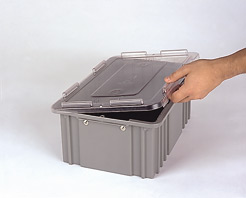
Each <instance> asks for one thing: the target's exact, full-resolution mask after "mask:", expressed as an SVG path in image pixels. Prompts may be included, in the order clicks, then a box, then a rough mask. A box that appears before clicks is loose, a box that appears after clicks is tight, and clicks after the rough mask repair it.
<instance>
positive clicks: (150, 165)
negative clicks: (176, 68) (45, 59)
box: [52, 50, 198, 178]
mask: <svg viewBox="0 0 246 198" xmlns="http://www.w3.org/2000/svg"><path fill="white" fill-rule="evenodd" d="M128 56H129V55H128ZM120 58H122V55H121V57H120ZM127 58H129V57H127ZM139 58H140V59H144V60H149V59H151V60H153V59H154V60H157V61H169V62H171V61H172V62H175V61H176V63H182V64H184V63H188V62H191V61H193V60H195V59H197V58H198V54H197V53H188V52H187V51H180V50H178V51H165V53H163V54H162V53H160V55H158V56H157V55H156V54H155V55H147V54H145V55H144V56H143V57H142V56H139V55H138V56H136V54H134V56H133V54H132V53H130V59H139ZM182 64H181V65H182ZM170 72H173V71H169V73H170ZM169 73H168V75H169ZM92 75H95V74H92ZM91 78H94V77H93V76H92V77H89V79H91ZM152 80H153V79H152ZM160 80H162V81H163V78H162V79H160ZM89 81H90V80H88V79H87V80H85V81H82V82H81V83H78V84H76V86H77V88H76V89H77V91H75V88H74V86H73V87H71V88H70V89H68V90H67V92H65V95H66V97H67V96H68V95H69V97H68V98H66V97H63V98H61V99H60V100H59V101H57V102H56V103H55V104H54V105H53V106H52V110H53V111H54V112H55V113H58V114H60V120H61V134H62V150H63V161H64V162H67V163H69V164H78V165H81V166H82V167H86V168H93V169H97V170H103V171H108V172H113V173H118V174H123V175H129V176H131V175H135V176H140V177H142V178H154V176H155V174H158V173H159V170H160V167H162V166H163V163H164V161H165V160H166V159H167V155H169V154H170V152H171V151H172V149H173V147H174V145H175V143H176V142H177V140H178V138H179V136H180V134H181V132H182V129H183V128H184V127H185V124H186V123H187V122H188V119H189V118H190V109H191V104H190V102H187V103H177V104H173V103H172V102H171V101H168V100H167V97H166V96H165V94H164V95H162V98H161V99H159V101H161V103H160V104H161V105H156V106H153V104H152V106H151V108H150V109H148V108H147V106H145V107H141V108H140V106H139V105H138V106H139V107H137V106H136V104H134V105H131V104H129V101H130V102H132V101H134V102H136V101H135V100H134V99H133V98H130V99H129V100H124V98H120V99H119V100H120V101H123V102H125V103H127V104H124V105H123V106H119V104H116V105H111V106H110V104H109V106H108V107H105V108H104V107H100V106H98V108H97V107H95V108H94V109H93V107H92V106H91V105H89V106H88V102H85V100H83V102H81V101H80V102H78V98H76V95H78V93H80V92H81V90H83V87H85V85H88V82H89ZM76 86H75V87H76ZM145 86H146V85H145ZM161 88H162V87H161ZM158 90H159V89H158ZM67 93H68V94H67ZM71 93H72V94H71ZM84 93H87V92H86V90H84ZM162 94H163V93H162ZM90 95H93V94H90ZM127 97H128V98H129V94H128V95H127ZM134 97H135V98H136V95H135V96H134ZM158 97H159V98H160V96H158ZM165 97H166V98H165ZM73 99H74V100H73ZM111 99H112V98H111ZM163 99H165V100H163ZM151 100H152V101H153V98H152V99H151ZM71 101H72V103H71ZM163 101H165V102H163ZM105 104H106V103H105ZM158 104H159V103H158ZM142 105H143V104H142ZM111 107H112V108H111ZM148 107H150V106H148Z"/></svg>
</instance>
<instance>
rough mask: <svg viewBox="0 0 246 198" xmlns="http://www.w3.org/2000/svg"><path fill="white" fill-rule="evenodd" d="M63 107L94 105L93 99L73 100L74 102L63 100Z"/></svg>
mask: <svg viewBox="0 0 246 198" xmlns="http://www.w3.org/2000/svg"><path fill="white" fill-rule="evenodd" d="M61 106H62V108H88V107H92V102H91V101H73V102H62V103H61Z"/></svg>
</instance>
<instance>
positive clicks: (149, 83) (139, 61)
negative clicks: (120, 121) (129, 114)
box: [52, 50, 198, 113]
mask: <svg viewBox="0 0 246 198" xmlns="http://www.w3.org/2000/svg"><path fill="white" fill-rule="evenodd" d="M197 58H198V54H197V53H188V52H187V50H175V51H161V53H160V54H147V53H146V52H137V53H122V54H121V56H119V57H112V58H110V59H108V60H107V61H103V62H101V63H100V64H99V65H98V66H97V67H95V68H94V69H93V73H92V74H91V75H90V76H89V77H88V78H86V79H85V80H84V81H82V82H80V83H75V84H74V85H73V86H72V87H70V88H69V89H68V90H66V91H65V92H64V93H63V98H62V99H60V100H59V101H57V102H56V103H55V104H54V105H53V107H52V108H53V110H54V111H55V112H57V111H59V112H61V111H66V112H76V113H101V112H125V111H143V110H153V109H157V108H160V107H161V106H165V105H166V104H167V103H168V98H167V94H168V92H171V91H173V90H174V89H176V88H177V86H178V85H180V84H181V83H182V81H183V79H180V80H179V81H177V82H175V83H172V84H169V85H168V86H166V85H165V82H164V77H165V76H168V75H170V74H171V73H173V72H174V71H176V70H177V69H178V68H180V67H181V66H182V65H183V64H185V63H189V62H191V61H193V60H195V59H197ZM164 86H165V88H166V89H165V90H163V87H164Z"/></svg>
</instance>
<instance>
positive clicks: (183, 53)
mask: <svg viewBox="0 0 246 198" xmlns="http://www.w3.org/2000/svg"><path fill="white" fill-rule="evenodd" d="M160 55H161V56H188V50H187V49H179V50H161V51H160Z"/></svg>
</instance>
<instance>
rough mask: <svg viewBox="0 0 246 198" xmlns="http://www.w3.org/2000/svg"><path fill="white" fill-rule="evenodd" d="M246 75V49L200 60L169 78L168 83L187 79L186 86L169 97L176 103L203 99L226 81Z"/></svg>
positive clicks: (167, 78)
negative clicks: (220, 56) (183, 78)
mask: <svg viewBox="0 0 246 198" xmlns="http://www.w3.org/2000/svg"><path fill="white" fill-rule="evenodd" d="M243 73H246V49H242V50H240V51H238V52H236V53H234V54H231V55H229V56H225V57H222V58H217V59H212V60H208V59H200V60H197V61H194V62H192V63H189V64H187V65H184V66H182V67H181V68H180V69H179V70H177V71H176V72H174V73H172V74H171V75H170V76H167V77H166V78H165V79H164V80H165V82H166V83H172V82H175V81H177V80H178V79H180V78H182V77H185V82H184V84H183V85H182V86H181V87H180V88H179V89H178V90H177V91H175V92H174V93H173V94H172V95H170V96H169V99H170V100H171V101H172V102H174V103H179V102H188V101H190V100H196V99H203V98H204V97H206V96H207V95H208V94H209V92H211V91H212V90H213V89H215V88H216V87H217V86H219V85H220V84H221V83H222V82H223V81H224V80H227V79H229V78H232V77H234V76H236V75H239V74H243Z"/></svg>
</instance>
